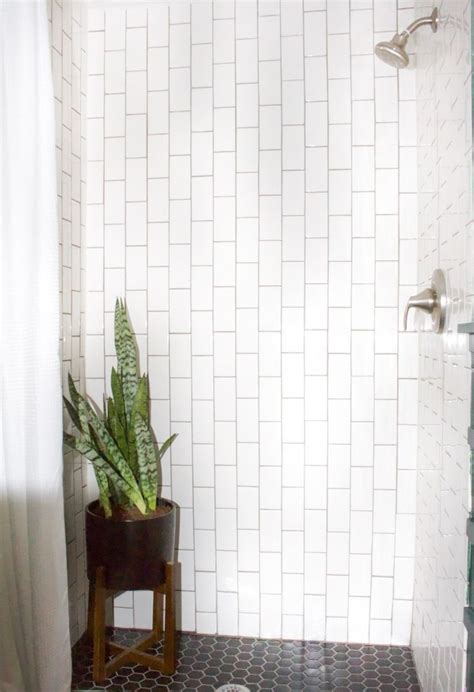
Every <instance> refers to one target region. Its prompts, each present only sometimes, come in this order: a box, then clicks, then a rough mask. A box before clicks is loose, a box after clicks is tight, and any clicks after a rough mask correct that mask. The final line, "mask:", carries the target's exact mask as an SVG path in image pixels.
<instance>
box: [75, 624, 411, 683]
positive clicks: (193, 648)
mask: <svg viewBox="0 0 474 692" xmlns="http://www.w3.org/2000/svg"><path fill="white" fill-rule="evenodd" d="M142 635H143V632H142V631H138V630H126V629H118V628H116V629H113V630H110V631H109V633H108V637H109V639H111V640H112V641H115V642H117V643H118V644H123V645H125V646H130V645H131V644H132V643H133V642H134V641H136V640H137V639H139V638H140V637H141V636H142ZM160 651H161V645H157V646H156V647H154V648H152V649H150V652H151V653H160ZM72 658H73V679H72V690H77V691H79V690H88V691H89V690H111V692H129V691H130V690H136V692H142V691H144V690H149V691H150V690H151V691H152V692H162V691H163V692H167V691H168V690H176V691H177V692H185V691H186V690H196V691H197V692H214V690H216V689H217V688H218V687H219V686H220V685H224V684H229V683H235V684H240V685H245V686H246V687H247V688H248V689H249V690H250V692H260V690H273V691H274V692H326V691H327V692H348V690H354V691H358V692H368V691H369V690H380V691H382V690H383V692H397V690H406V691H408V692H420V687H419V685H418V680H417V676H416V671H415V666H414V664H413V658H412V656H411V651H410V649H409V648H408V647H400V646H367V645H360V646H358V645H356V644H334V643H331V642H313V641H308V642H299V641H295V642H288V641H284V642H283V641H278V640H275V639H272V640H264V639H253V638H239V637H217V636H216V637H212V636H209V635H198V634H184V633H183V634H181V635H180V637H179V647H178V663H177V668H176V673H175V674H174V675H172V676H166V675H162V674H161V673H159V672H157V671H154V670H148V669H147V668H144V667H143V666H139V665H135V666H133V665H130V664H128V665H126V666H124V667H123V668H121V669H120V670H119V671H117V673H116V674H115V675H114V676H113V677H111V678H110V679H109V680H107V682H106V683H105V684H104V685H102V686H101V685H95V684H94V682H93V680H92V645H91V642H90V640H89V639H88V637H87V635H84V636H83V637H82V639H81V640H80V641H79V642H78V643H77V644H76V645H75V647H74V648H73V652H72Z"/></svg>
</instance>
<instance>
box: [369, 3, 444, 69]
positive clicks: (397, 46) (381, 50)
mask: <svg viewBox="0 0 474 692" xmlns="http://www.w3.org/2000/svg"><path fill="white" fill-rule="evenodd" d="M438 23H439V14H438V8H437V7H435V8H434V10H433V12H432V13H431V15H430V16H429V17H420V19H415V21H414V22H412V23H411V24H410V26H408V27H407V28H406V29H405V30H404V31H402V33H401V34H395V35H394V36H393V37H392V38H391V39H390V41H381V42H380V43H377V45H376V46H375V55H376V56H377V57H378V58H380V60H383V61H384V62H385V63H387V65H390V66H391V67H396V68H397V69H402V68H404V67H407V65H408V63H409V62H410V59H409V57H408V54H407V52H406V45H407V43H408V39H409V38H410V36H411V35H412V33H413V32H414V31H416V30H417V29H419V28H420V26H425V25H427V24H429V25H430V26H431V30H432V32H433V33H436V31H437V29H438Z"/></svg>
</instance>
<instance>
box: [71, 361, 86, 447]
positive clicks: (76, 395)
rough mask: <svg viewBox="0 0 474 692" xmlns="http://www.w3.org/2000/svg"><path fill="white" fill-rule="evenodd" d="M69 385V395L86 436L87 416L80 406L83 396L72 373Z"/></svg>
mask: <svg viewBox="0 0 474 692" xmlns="http://www.w3.org/2000/svg"><path fill="white" fill-rule="evenodd" d="M67 378H68V384H69V395H70V397H71V401H72V403H73V406H74V407H75V409H76V411H77V416H78V418H79V421H80V424H81V429H82V430H83V431H84V434H86V431H87V426H88V424H87V416H85V415H84V412H83V410H82V409H81V408H80V406H79V402H80V400H81V398H82V397H81V395H80V394H79V392H78V391H77V389H76V385H75V384H74V380H73V379H72V376H71V373H68V376H67Z"/></svg>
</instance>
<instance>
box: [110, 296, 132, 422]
mask: <svg viewBox="0 0 474 692" xmlns="http://www.w3.org/2000/svg"><path fill="white" fill-rule="evenodd" d="M115 351H116V353H117V363H118V372H119V374H120V375H121V378H122V388H123V398H124V403H125V411H126V414H127V418H128V419H130V414H131V412H132V408H133V402H134V401H135V394H136V391H137V386H138V374H137V349H136V345H135V340H134V338H133V334H132V330H131V328H130V323H129V321H128V317H127V310H126V308H125V305H124V303H123V302H122V301H119V300H117V302H116V304H115Z"/></svg>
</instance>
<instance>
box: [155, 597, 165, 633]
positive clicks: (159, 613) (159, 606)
mask: <svg viewBox="0 0 474 692" xmlns="http://www.w3.org/2000/svg"><path fill="white" fill-rule="evenodd" d="M153 632H154V633H155V635H156V637H157V639H159V638H160V637H161V636H162V634H163V594H162V593H160V592H159V591H158V589H154V590H153Z"/></svg>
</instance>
